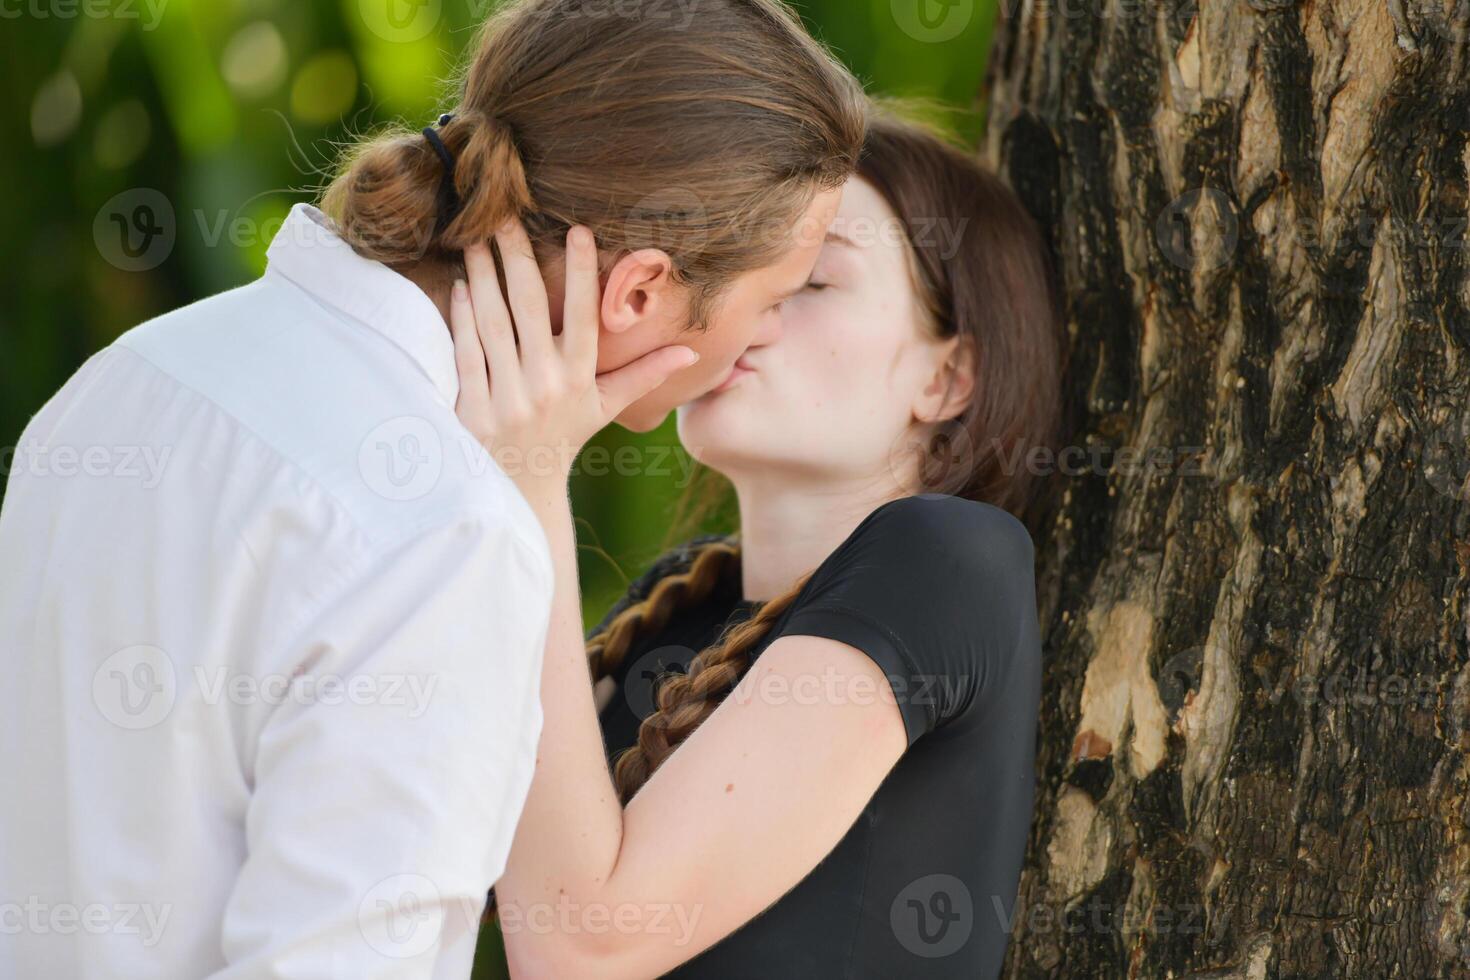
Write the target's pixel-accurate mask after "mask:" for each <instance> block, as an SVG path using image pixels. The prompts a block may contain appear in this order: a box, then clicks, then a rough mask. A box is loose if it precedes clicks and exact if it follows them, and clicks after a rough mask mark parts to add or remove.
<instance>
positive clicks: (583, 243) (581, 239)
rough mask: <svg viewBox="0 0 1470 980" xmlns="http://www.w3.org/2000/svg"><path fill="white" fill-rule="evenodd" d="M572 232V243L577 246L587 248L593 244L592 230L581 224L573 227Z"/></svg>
mask: <svg viewBox="0 0 1470 980" xmlns="http://www.w3.org/2000/svg"><path fill="white" fill-rule="evenodd" d="M570 234H571V236H572V244H573V245H575V246H576V247H577V248H586V247H587V246H589V245H591V244H592V232H590V231H588V230H587V229H586V228H583V227H582V226H581V225H578V226H577V227H575V228H573V229H572V230H571V233H570Z"/></svg>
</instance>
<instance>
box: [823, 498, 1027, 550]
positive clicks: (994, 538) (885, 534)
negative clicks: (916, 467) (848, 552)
mask: <svg viewBox="0 0 1470 980" xmlns="http://www.w3.org/2000/svg"><path fill="white" fill-rule="evenodd" d="M852 541H853V542H854V543H855V544H857V545H858V546H859V547H858V549H857V550H859V551H861V552H866V553H868V554H870V555H871V553H872V552H873V551H875V550H876V551H878V552H880V553H882V554H883V556H884V557H886V558H888V559H891V561H892V564H891V565H890V567H903V566H904V565H906V564H910V563H914V562H924V561H931V560H933V559H934V558H935V557H942V558H947V559H949V560H950V561H951V562H959V563H961V564H963V565H965V566H972V565H976V564H982V563H983V564H987V565H999V566H1001V567H1025V568H1027V569H1030V567H1031V565H1032V563H1033V561H1034V560H1035V554H1036V553H1035V546H1034V544H1033V543H1032V540H1031V534H1030V532H1029V531H1027V530H1026V526H1025V525H1024V524H1022V523H1021V522H1020V520H1018V519H1017V518H1016V517H1015V515H1013V514H1011V513H1010V512H1008V511H1006V510H1004V509H1003V508H1000V507H996V506H995V505H994V504H988V503H985V502H983V501H978V500H969V499H966V498H964V497H956V496H953V495H950V494H920V495H916V496H910V497H902V498H899V499H898V500H893V501H890V502H889V503H886V504H884V505H883V506H881V507H879V508H878V509H877V510H875V511H873V513H872V514H870V515H869V516H868V519H867V520H865V521H864V522H863V523H862V524H861V525H859V527H858V529H857V530H856V531H854V533H853V537H852ZM885 564H889V562H887V561H885Z"/></svg>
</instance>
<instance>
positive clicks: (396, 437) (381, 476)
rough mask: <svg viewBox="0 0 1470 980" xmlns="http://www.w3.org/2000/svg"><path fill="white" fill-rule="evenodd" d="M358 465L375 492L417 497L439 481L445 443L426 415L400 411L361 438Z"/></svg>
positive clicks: (400, 498) (397, 497)
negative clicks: (408, 413) (425, 417)
mask: <svg viewBox="0 0 1470 980" xmlns="http://www.w3.org/2000/svg"><path fill="white" fill-rule="evenodd" d="M357 468H358V472H360V473H361V474H362V478H363V480H364V482H366V483H367V485H368V487H369V488H370V489H371V490H372V491H373V492H374V493H376V494H377V495H378V496H380V497H384V498H386V499H388V500H397V501H404V500H417V499H419V498H420V497H423V496H424V495H425V494H427V493H429V492H430V491H432V490H433V489H434V487H436V486H437V485H438V483H439V476H440V474H441V473H442V472H443V470H444V444H443V442H442V441H441V440H440V438H439V432H438V430H437V429H435V428H434V426H433V425H431V424H430V423H429V421H428V420H427V419H422V418H419V417H417V416H414V415H401V416H399V417H398V418H393V419H389V420H388V421H386V422H384V423H382V424H381V425H379V426H378V427H377V428H375V429H373V431H371V432H369V433H368V434H367V437H366V438H364V439H363V440H362V444H361V445H360V446H359V447H358V451H357Z"/></svg>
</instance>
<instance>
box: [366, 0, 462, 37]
mask: <svg viewBox="0 0 1470 980" xmlns="http://www.w3.org/2000/svg"><path fill="white" fill-rule="evenodd" d="M357 9H358V13H359V14H360V15H361V17H362V22H363V24H364V25H365V26H366V27H367V29H368V30H370V31H372V32H373V33H374V34H376V35H377V36H378V37H380V38H382V39H383V40H385V41H389V42H391V43H394V44H412V43H413V42H414V41H421V40H423V39H424V38H426V37H428V36H429V34H430V33H431V32H432V31H433V30H434V28H436V27H438V26H439V20H440V18H441V17H443V16H444V2H443V0H358V4H357Z"/></svg>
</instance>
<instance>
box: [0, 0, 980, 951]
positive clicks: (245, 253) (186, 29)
mask: <svg viewBox="0 0 1470 980" xmlns="http://www.w3.org/2000/svg"><path fill="white" fill-rule="evenodd" d="M494 2H495V0H310V2H308V0H0V79H3V80H4V82H5V86H6V91H8V92H10V93H11V95H10V97H9V98H8V99H6V100H4V101H3V103H0V147H3V150H0V200H3V203H4V211H3V214H4V218H5V226H6V227H5V232H4V235H3V237H0V299H3V302H0V447H8V446H13V445H14V444H15V443H16V442H17V441H18V439H19V436H20V433H21V430H22V429H23V428H24V426H25V424H26V422H27V421H28V420H29V418H30V416H31V415H32V414H33V413H34V412H35V411H36V410H37V409H39V408H40V406H41V405H42V404H43V403H44V402H45V400H46V399H47V398H48V397H49V396H50V395H51V394H52V393H53V392H54V391H55V390H56V389H57V388H58V387H60V386H61V384H62V383H63V382H64V381H65V380H66V379H67V377H68V376H70V375H71V373H72V372H73V371H75V370H76V369H77V368H78V367H79V366H80V365H81V363H82V361H84V360H85V359H86V358H87V357H88V356H89V355H90V354H92V353H94V352H95V351H97V350H99V349H100V348H102V347H104V346H105V345H107V344H108V343H109V342H111V341H112V340H113V339H114V338H115V337H117V336H118V335H119V334H120V333H122V332H123V331H124V330H127V329H129V328H130V327H133V326H135V325H136V324H138V323H141V322H142V321H144V320H147V319H149V318H150V317H153V316H156V315H158V314H160V313H163V312H165V311H167V310H170V309H172V308H175V307H178V306H181V305H184V304H186V303H189V302H191V301H193V300H196V299H199V298H201V297H204V296H207V295H210V294H212V293H216V292H219V291H221V290H224V289H228V288H231V287H233V286H237V285H240V284H242V283H245V282H248V281H249V280H251V279H253V278H255V277H256V276H258V275H259V274H260V273H261V271H262V270H263V268H264V264H265V249H266V246H267V245H268V244H269V242H270V238H271V235H272V234H273V233H274V231H275V230H276V229H277V228H278V227H279V225H280V222H281V220H282V219H283V218H284V216H285V215H286V213H287V211H288V210H289V209H290V207H291V205H292V204H293V203H295V202H297V201H303V200H312V199H313V198H314V196H315V194H316V191H317V190H318V189H319V188H320V187H321V186H323V184H324V183H325V181H326V179H327V177H328V175H329V174H330V173H331V170H332V167H333V166H334V163H335V160H336V156H337V152H338V150H339V149H340V147H341V146H342V145H343V144H344V143H346V142H349V141H350V140H351V139H352V137H353V136H354V134H360V133H363V132H366V131H368V130H371V129H373V128H375V127H376V126H378V125H379V124H381V123H383V122H386V121H389V120H392V119H395V118H397V119H404V120H408V121H411V122H412V123H413V125H415V126H418V125H421V124H427V123H428V122H430V121H432V120H433V118H434V117H435V116H436V115H437V113H438V112H439V111H440V108H441V106H443V105H446V104H447V103H448V101H449V95H448V92H449V89H448V84H447V82H446V79H448V78H449V77H450V75H451V74H452V72H453V70H454V68H455V66H456V63H457V59H458V58H459V56H460V54H461V51H462V49H463V48H464V46H465V45H466V44H467V43H469V42H470V41H471V40H472V38H473V35H474V28H475V26H476V24H478V23H479V22H480V21H481V20H483V17H484V15H485V13H486V12H487V11H488V9H489V8H490V7H491V6H492V5H493V3H494ZM698 2H699V0H642V7H641V8H640V6H639V4H638V3H637V2H636V0H607V3H606V4H604V5H603V9H605V10H608V11H610V12H613V13H614V14H615V12H617V11H623V12H624V14H623V15H627V14H626V12H627V11H630V10H633V11H636V10H639V9H648V10H658V9H666V10H669V11H673V12H676V15H682V12H684V11H692V12H693V14H694V16H696V17H697V16H698ZM994 2H995V0H810V2H807V3H805V4H798V7H799V9H800V10H801V12H802V14H803V16H805V17H806V19H807V21H808V23H809V24H810V25H811V26H812V29H813V31H814V32H815V33H816V34H817V36H819V37H820V38H821V39H822V40H824V41H826V42H827V43H828V44H829V45H830V46H831V47H832V48H833V49H834V50H835V51H836V52H837V54H838V55H839V56H840V57H841V58H842V59H843V60H844V61H845V62H846V63H847V64H848V65H849V66H851V68H852V69H853V71H854V72H855V73H856V74H857V75H858V76H859V77H860V78H862V79H863V81H864V82H865V83H866V84H867V86H868V88H869V90H870V91H871V92H873V93H875V94H881V95H897V96H905V97H919V98H923V99H927V100H932V101H933V102H935V103H936V104H937V105H938V106H939V110H940V112H941V114H943V115H947V116H948V117H949V122H950V123H951V125H952V126H953V127H954V128H955V129H957V130H958V131H959V132H960V133H961V134H963V135H964V136H966V137H969V138H971V139H973V138H974V137H976V136H977V135H978V133H979V131H980V125H981V120H980V118H979V114H978V111H977V109H976V100H977V93H978V92H979V90H980V86H981V82H982V78H983V74H984V70H985V57H986V54H987V52H988V50H989V47H990V33H991V30H992V26H993V21H994V17H995V6H994ZM956 28H961V29H959V30H958V33H956V30H955V29H956ZM948 35H954V36H948ZM144 189H151V190H153V191H156V192H158V193H157V194H156V195H154V196H153V199H152V201H153V204H154V205H155V208H154V212H153V218H154V221H153V222H150V224H152V225H153V226H154V227H158V228H164V229H166V230H171V236H172V237H171V239H169V238H168V235H164V236H160V239H159V240H160V242H162V244H161V245H159V246H158V247H157V248H150V249H149V250H148V251H147V252H146V253H145V254H143V255H142V256H140V257H133V256H131V255H130V253H129V251H128V250H127V249H125V248H123V245H122V243H123V241H124V239H123V237H122V236H123V233H124V229H123V228H122V227H120V226H119V225H118V223H117V207H116V205H115V202H116V201H117V200H119V199H121V200H124V201H127V202H133V201H135V200H138V199H139V197H140V195H141V194H143V193H144ZM119 195H122V197H121V198H119ZM127 233H128V235H130V236H133V237H130V238H129V239H128V241H129V242H130V243H132V244H137V243H138V242H141V241H142V239H141V237H140V232H139V231H138V229H137V228H133V229H129V230H128V232H127ZM129 266H132V267H129ZM629 446H632V447H642V448H643V449H644V450H646V452H645V455H643V456H642V459H643V460H644V462H645V464H646V465H643V466H640V467H637V469H638V472H637V473H636V475H628V471H627V467H625V466H622V465H620V464H619V462H618V459H619V457H618V456H617V451H618V450H619V449H620V448H621V447H629ZM593 447H596V449H597V450H598V451H599V452H604V453H606V454H607V455H606V456H605V457H596V458H597V459H599V460H600V462H599V463H598V464H597V465H596V466H592V465H589V466H587V467H584V469H586V470H589V471H590V472H583V473H580V474H579V475H578V476H576V477H575V479H574V486H573V493H574V501H575V504H576V510H577V513H578V516H579V519H580V521H581V534H582V538H583V543H584V560H583V581H584V592H585V596H586V610H587V614H588V616H589V618H591V619H592V620H593V621H595V619H596V618H597V617H599V616H600V614H601V611H602V610H604V609H606V607H607V606H608V604H609V603H610V602H611V601H612V600H613V599H614V598H615V597H616V596H617V595H618V594H620V593H621V591H622V589H623V587H624V585H625V583H626V581H627V579H628V577H629V576H630V575H632V574H635V573H636V572H637V571H638V570H639V569H641V568H642V567H643V566H644V565H646V563H647V562H648V561H649V560H650V559H651V558H652V557H654V555H656V554H657V553H658V552H659V551H660V550H661V549H662V548H663V547H664V546H665V544H666V543H667V541H668V535H669V528H670V525H671V522H672V520H673V517H674V513H675V510H676V507H675V503H676V500H677V499H678V498H679V497H680V496H681V495H682V494H683V493H684V492H685V491H686V490H688V483H689V473H688V470H687V466H688V464H689V462H690V461H689V460H688V459H687V457H684V456H682V455H681V454H679V451H678V449H677V437H676V435H675V433H674V427H673V420H672V419H670V420H669V421H668V422H667V423H666V424H665V425H664V426H663V427H662V428H661V429H659V430H658V431H656V432H653V433H650V434H647V435H643V436H634V435H630V434H629V433H627V432H624V431H623V430H621V429H613V430H609V431H608V432H606V433H604V434H603V435H602V436H601V437H600V438H599V439H598V440H596V441H595V442H594V443H593ZM655 450H656V451H658V452H664V453H667V455H665V456H664V462H663V465H662V467H661V469H662V471H663V472H661V473H657V472H649V469H650V465H648V464H653V463H654V460H655V452H654V451H655ZM9 458H10V456H9V453H8V452H7V453H6V454H5V455H4V456H3V457H0V460H5V461H8V460H9ZM588 458H589V459H591V458H593V457H588ZM729 518H730V513H729V510H728V507H726V508H725V509H724V510H723V511H718V512H716V513H715V515H714V516H713V518H712V519H711V521H712V523H708V525H707V526H712V527H715V526H720V525H721V524H728V522H729ZM498 949H499V948H498V944H497V943H494V942H492V943H487V944H486V945H485V947H484V949H483V950H482V956H481V961H482V962H481V965H480V968H479V970H477V976H482V977H487V978H488V977H494V976H498V975H500V971H501V969H502V967H501V965H500V964H501V958H500V954H499V951H498Z"/></svg>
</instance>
